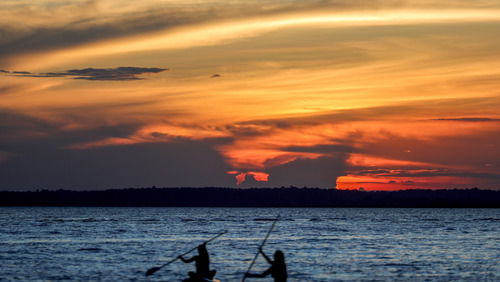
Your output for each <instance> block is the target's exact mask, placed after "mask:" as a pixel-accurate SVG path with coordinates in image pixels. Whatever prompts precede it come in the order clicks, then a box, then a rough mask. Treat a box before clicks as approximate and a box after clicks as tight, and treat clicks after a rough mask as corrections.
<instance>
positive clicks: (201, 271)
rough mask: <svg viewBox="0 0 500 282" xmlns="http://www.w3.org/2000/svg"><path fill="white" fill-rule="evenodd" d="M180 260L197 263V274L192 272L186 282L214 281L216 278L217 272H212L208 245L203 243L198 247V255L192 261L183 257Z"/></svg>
mask: <svg viewBox="0 0 500 282" xmlns="http://www.w3.org/2000/svg"><path fill="white" fill-rule="evenodd" d="M178 258H179V259H180V260H182V261H183V262H184V263H190V262H193V261H194V262H195V264H196V272H192V271H190V272H189V273H188V275H189V278H188V279H186V280H184V282H194V281H206V280H205V278H207V279H212V278H213V277H214V276H215V272H216V271H215V270H210V258H209V257H208V251H207V243H203V244H201V245H200V246H198V255H197V256H194V257H192V258H190V259H185V258H183V257H182V256H178Z"/></svg>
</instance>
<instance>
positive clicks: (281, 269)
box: [245, 247, 287, 282]
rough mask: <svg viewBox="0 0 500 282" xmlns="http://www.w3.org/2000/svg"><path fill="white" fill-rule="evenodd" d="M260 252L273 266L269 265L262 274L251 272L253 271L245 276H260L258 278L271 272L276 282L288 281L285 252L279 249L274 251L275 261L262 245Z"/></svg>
mask: <svg viewBox="0 0 500 282" xmlns="http://www.w3.org/2000/svg"><path fill="white" fill-rule="evenodd" d="M259 252H260V253H261V254H262V255H263V256H264V258H265V259H266V260H267V262H268V263H269V264H271V267H269V268H268V269H267V270H266V271H264V272H262V273H261V274H251V273H248V272H247V273H245V277H258V278H263V277H266V276H268V275H269V274H271V276H272V277H273V278H274V281H275V282H286V279H287V273H286V264H285V255H284V254H283V252H282V251H280V250H277V251H276V252H275V253H274V261H273V260H271V259H270V258H269V257H268V256H267V255H266V254H265V253H264V252H263V251H262V247H260V248H259Z"/></svg>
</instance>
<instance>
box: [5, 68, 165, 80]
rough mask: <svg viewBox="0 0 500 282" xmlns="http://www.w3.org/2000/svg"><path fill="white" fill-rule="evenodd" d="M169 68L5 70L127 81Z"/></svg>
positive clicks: (40, 74)
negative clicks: (54, 70)
mask: <svg viewBox="0 0 500 282" xmlns="http://www.w3.org/2000/svg"><path fill="white" fill-rule="evenodd" d="M167 70H168V69H162V68H140V67H117V68H106V69H99V68H85V69H72V70H67V71H64V72H49V73H31V72H26V71H13V72H9V71H4V73H6V74H12V75H14V76H27V77H71V78H73V79H84V80H110V81H126V80H141V79H144V78H141V77H139V76H140V75H143V74H150V73H160V72H163V71H167Z"/></svg>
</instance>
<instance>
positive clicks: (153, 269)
mask: <svg viewBox="0 0 500 282" xmlns="http://www.w3.org/2000/svg"><path fill="white" fill-rule="evenodd" d="M226 233H227V230H226V231H224V232H222V233H220V234H219V235H217V236H215V237H213V238H212V239H210V240H208V241H205V243H209V242H211V241H213V240H215V239H216V238H218V237H220V236H222V235H224V234H226ZM197 248H198V246H196V247H194V248H192V249H191V250H189V251H187V252H185V253H183V254H182V255H180V256H181V257H182V256H185V255H187V254H189V253H190V252H192V251H194V250H196V249H197ZM178 258H179V256H177V257H176V258H174V259H173V260H171V261H169V262H167V263H165V264H164V265H162V266H159V267H153V268H150V269H148V271H146V276H149V275H151V274H153V273H155V272H156V271H158V270H160V269H162V268H163V267H165V266H167V265H169V264H171V263H172V262H174V261H176V260H177V259H178Z"/></svg>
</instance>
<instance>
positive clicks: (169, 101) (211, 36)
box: [0, 0, 500, 190]
mask: <svg viewBox="0 0 500 282" xmlns="http://www.w3.org/2000/svg"><path fill="white" fill-rule="evenodd" d="M151 186H157V187H188V186H192V187H205V186H217V187H244V188H245V187H281V186H285V187H288V186H296V187H303V186H307V187H322V188H335V187H337V188H339V189H358V188H359V187H363V188H364V189H365V190H398V189H417V188H431V189H438V188H472V187H479V188H481V189H497V190H500V1H495V0H477V1H470V0H444V1H430V0H418V1H417V0H414V1H404V0H403V1H393V0H387V1H386V0H380V1H373V0H366V1H364V0H333V1H328V0H326V1H323V0H317V1H302V0H297V1H294V0H279V1H260V0H248V1H242V0H231V1H222V0H206V1H197V0H193V1H191V0H185V1H180V0H176V1H173V0H165V1H161V0H143V1H131V0H89V1H84V0H37V1H34V0H3V1H1V2H0V190H35V189H61V188H62V189H105V188H127V187H151Z"/></svg>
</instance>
